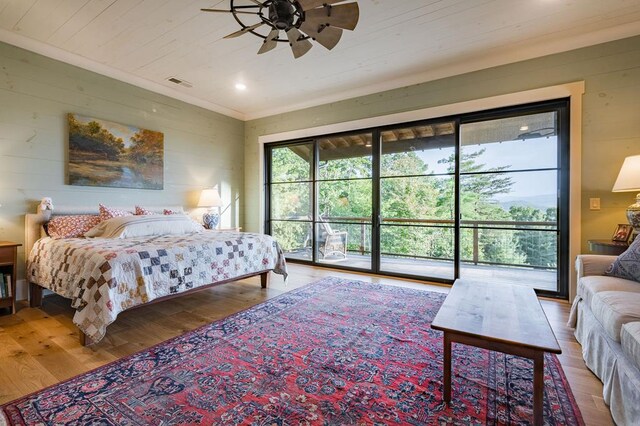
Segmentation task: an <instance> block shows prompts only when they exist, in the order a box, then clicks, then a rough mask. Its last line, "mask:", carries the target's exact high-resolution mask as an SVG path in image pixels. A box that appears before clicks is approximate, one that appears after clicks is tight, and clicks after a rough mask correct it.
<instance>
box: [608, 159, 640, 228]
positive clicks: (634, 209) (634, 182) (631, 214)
mask: <svg viewBox="0 0 640 426" xmlns="http://www.w3.org/2000/svg"><path fill="white" fill-rule="evenodd" d="M611 191H612V192H631V191H634V192H635V191H640V155H633V156H631V157H627V158H625V159H624V163H622V167H621V168H620V173H619V174H618V179H616V183H615V184H613V189H612V190H611ZM627 220H628V221H629V224H630V225H631V226H633V229H634V230H635V231H636V234H640V193H639V194H638V195H636V202H635V203H634V204H631V205H630V206H629V207H627Z"/></svg>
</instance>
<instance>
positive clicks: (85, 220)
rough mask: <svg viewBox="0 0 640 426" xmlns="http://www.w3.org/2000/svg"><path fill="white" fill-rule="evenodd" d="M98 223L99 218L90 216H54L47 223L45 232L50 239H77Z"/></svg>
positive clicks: (100, 220)
mask: <svg viewBox="0 0 640 426" xmlns="http://www.w3.org/2000/svg"><path fill="white" fill-rule="evenodd" d="M100 222H102V219H101V218H100V216H98V215H92V214H81V215H73V216H54V217H53V218H51V220H50V221H49V223H47V228H46V230H47V233H48V234H49V236H50V237H52V238H78V237H82V236H83V235H84V233H85V232H87V231H88V230H90V229H91V228H93V227H94V226H96V225H98V224H99V223H100Z"/></svg>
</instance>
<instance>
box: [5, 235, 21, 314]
mask: <svg viewBox="0 0 640 426" xmlns="http://www.w3.org/2000/svg"><path fill="white" fill-rule="evenodd" d="M21 245H22V244H18V243H12V242H10V241H0V308H10V309H11V313H12V314H15V313H16V264H17V263H18V262H17V260H18V247H20V246H21Z"/></svg>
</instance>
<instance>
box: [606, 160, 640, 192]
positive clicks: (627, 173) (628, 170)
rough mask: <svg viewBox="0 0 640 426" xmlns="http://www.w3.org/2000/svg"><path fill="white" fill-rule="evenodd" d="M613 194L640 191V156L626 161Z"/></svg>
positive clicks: (614, 186)
mask: <svg viewBox="0 0 640 426" xmlns="http://www.w3.org/2000/svg"><path fill="white" fill-rule="evenodd" d="M611 191H612V192H627V191H640V155H633V156H631V157H627V158H625V159H624V163H622V168H621V169H620V173H619V174H618V179H616V183H615V184H614V185H613V189H612V190H611Z"/></svg>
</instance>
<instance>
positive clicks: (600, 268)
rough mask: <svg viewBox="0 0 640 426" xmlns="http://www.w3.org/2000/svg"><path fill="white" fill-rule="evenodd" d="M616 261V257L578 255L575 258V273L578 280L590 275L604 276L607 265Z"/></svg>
mask: <svg viewBox="0 0 640 426" xmlns="http://www.w3.org/2000/svg"><path fill="white" fill-rule="evenodd" d="M614 260H616V256H605V255H601V254H580V255H578V257H577V258H576V271H577V272H578V279H580V278H582V277H588V276H590V275H604V271H606V270H607V268H608V267H609V265H611V264H612V263H613V261H614Z"/></svg>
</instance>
